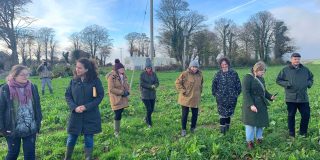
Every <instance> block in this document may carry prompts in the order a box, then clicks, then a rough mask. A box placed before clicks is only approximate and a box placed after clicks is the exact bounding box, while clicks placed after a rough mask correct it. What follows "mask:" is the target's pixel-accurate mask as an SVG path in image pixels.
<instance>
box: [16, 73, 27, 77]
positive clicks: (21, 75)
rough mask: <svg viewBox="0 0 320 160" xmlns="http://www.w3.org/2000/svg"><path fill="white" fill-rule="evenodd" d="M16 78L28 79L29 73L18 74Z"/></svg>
mask: <svg viewBox="0 0 320 160" xmlns="http://www.w3.org/2000/svg"><path fill="white" fill-rule="evenodd" d="M18 76H20V77H29V76H30V73H20V74H18Z"/></svg>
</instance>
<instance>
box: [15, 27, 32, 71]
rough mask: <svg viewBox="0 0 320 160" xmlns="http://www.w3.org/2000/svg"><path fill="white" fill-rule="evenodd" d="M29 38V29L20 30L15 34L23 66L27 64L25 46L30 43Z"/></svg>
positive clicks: (30, 33) (30, 32) (30, 34)
mask: <svg viewBox="0 0 320 160" xmlns="http://www.w3.org/2000/svg"><path fill="white" fill-rule="evenodd" d="M31 36H32V31H31V30H29V29H20V30H19V32H17V48H18V50H19V54H20V56H21V58H22V64H23V65H26V64H27V45H28V43H30V37H31ZM29 49H30V48H29Z"/></svg>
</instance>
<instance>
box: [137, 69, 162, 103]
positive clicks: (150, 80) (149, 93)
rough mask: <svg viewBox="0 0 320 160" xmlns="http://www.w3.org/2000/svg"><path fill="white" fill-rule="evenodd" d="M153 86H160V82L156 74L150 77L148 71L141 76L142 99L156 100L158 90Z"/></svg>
mask: <svg viewBox="0 0 320 160" xmlns="http://www.w3.org/2000/svg"><path fill="white" fill-rule="evenodd" d="M152 85H155V86H156V87H158V86H159V80H158V77H157V74H156V73H154V72H153V73H152V74H151V75H148V74H147V72H146V71H144V72H142V73H141V74H140V90H141V99H156V90H155V89H153V88H151V86H152Z"/></svg>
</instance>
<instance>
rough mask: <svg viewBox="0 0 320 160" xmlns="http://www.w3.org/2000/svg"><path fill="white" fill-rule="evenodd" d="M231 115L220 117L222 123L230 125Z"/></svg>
mask: <svg viewBox="0 0 320 160" xmlns="http://www.w3.org/2000/svg"><path fill="white" fill-rule="evenodd" d="M230 121H231V117H228V118H220V125H222V126H224V125H230Z"/></svg>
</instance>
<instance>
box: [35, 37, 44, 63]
mask: <svg viewBox="0 0 320 160" xmlns="http://www.w3.org/2000/svg"><path fill="white" fill-rule="evenodd" d="M35 44H36V53H35V56H36V59H37V63H38V64H40V59H41V51H42V48H43V46H42V39H41V34H40V33H39V31H38V32H36V33H35Z"/></svg>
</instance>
